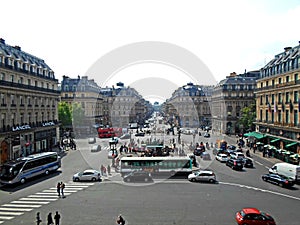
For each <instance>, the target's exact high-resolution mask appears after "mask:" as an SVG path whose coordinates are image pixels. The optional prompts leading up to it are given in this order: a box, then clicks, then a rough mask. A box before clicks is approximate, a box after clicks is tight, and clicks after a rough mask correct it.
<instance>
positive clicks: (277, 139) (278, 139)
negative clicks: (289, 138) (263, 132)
mask: <svg viewBox="0 0 300 225" xmlns="http://www.w3.org/2000/svg"><path fill="white" fill-rule="evenodd" d="M280 140H281V139H280V138H276V139H274V140H272V141H270V143H275V142H276V141H280Z"/></svg>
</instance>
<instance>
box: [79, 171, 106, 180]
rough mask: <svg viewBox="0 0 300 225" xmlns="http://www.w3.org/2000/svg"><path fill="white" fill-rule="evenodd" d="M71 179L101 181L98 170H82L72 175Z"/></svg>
mask: <svg viewBox="0 0 300 225" xmlns="http://www.w3.org/2000/svg"><path fill="white" fill-rule="evenodd" d="M73 181H101V174H100V172H99V171H98V170H92V169H88V170H84V171H82V172H78V173H76V174H74V175H73Z"/></svg>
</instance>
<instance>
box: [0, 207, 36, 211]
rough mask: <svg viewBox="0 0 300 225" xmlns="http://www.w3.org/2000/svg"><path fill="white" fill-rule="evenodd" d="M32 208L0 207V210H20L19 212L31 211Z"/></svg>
mask: <svg viewBox="0 0 300 225" xmlns="http://www.w3.org/2000/svg"><path fill="white" fill-rule="evenodd" d="M31 210H32V209H23V208H17V209H16V208H3V207H1V208H0V211H21V212H29V211H31Z"/></svg>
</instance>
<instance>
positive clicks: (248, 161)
mask: <svg viewBox="0 0 300 225" xmlns="http://www.w3.org/2000/svg"><path fill="white" fill-rule="evenodd" d="M242 160H243V163H244V167H247V168H253V167H254V165H253V160H252V159H250V158H243V159H242Z"/></svg>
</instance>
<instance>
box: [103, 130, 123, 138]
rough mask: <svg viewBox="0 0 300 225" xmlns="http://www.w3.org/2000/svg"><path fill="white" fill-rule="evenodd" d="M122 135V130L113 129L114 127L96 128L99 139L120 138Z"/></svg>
mask: <svg viewBox="0 0 300 225" xmlns="http://www.w3.org/2000/svg"><path fill="white" fill-rule="evenodd" d="M122 134H123V130H122V128H115V127H104V128H101V127H100V128H98V137H99V138H112V137H120V136H122Z"/></svg>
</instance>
